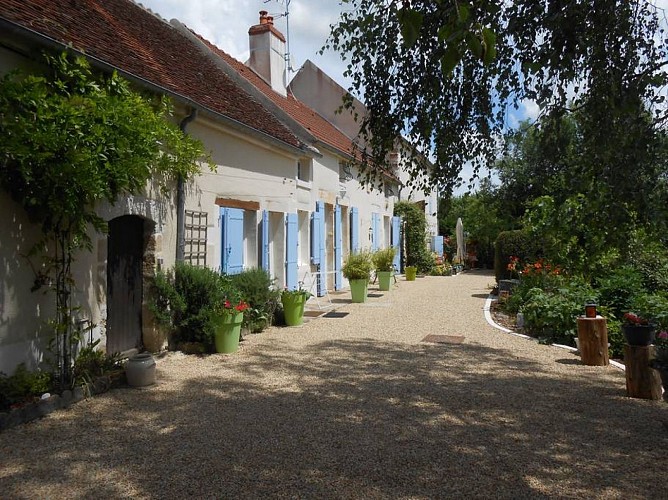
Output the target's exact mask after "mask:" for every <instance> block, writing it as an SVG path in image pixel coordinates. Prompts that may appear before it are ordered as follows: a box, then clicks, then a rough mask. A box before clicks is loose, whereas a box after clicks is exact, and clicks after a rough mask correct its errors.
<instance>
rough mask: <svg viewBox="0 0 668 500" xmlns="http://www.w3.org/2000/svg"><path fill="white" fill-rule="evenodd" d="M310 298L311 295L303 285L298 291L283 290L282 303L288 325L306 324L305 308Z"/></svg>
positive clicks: (300, 285)
mask: <svg viewBox="0 0 668 500" xmlns="http://www.w3.org/2000/svg"><path fill="white" fill-rule="evenodd" d="M309 297H311V293H310V292H308V291H306V290H304V289H303V288H302V284H301V283H299V288H298V289H297V290H287V289H286V290H283V292H282V293H281V303H282V304H283V314H284V315H285V324H286V325H288V326H299V325H301V324H302V323H303V322H304V306H305V305H306V301H307V300H308V299H309Z"/></svg>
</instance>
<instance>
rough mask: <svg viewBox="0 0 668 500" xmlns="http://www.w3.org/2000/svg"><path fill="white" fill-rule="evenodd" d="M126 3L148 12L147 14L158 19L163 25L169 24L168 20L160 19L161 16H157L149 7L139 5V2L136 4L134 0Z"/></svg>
mask: <svg viewBox="0 0 668 500" xmlns="http://www.w3.org/2000/svg"><path fill="white" fill-rule="evenodd" d="M128 2H131V3H133V4H135V5H136V6H137V7H139V8H140V9H143V10H144V11H146V12H148V13H149V14H151V15H152V16H154V17H156V18H158V19H159V20H160V21H162V22H163V23H165V24H169V20H168V19H166V18H164V17H162V16H161V15H160V14H158V13H157V12H154V11H153V10H151V8H150V7H146V5H144V4H143V3H141V2H137V1H136V0H128Z"/></svg>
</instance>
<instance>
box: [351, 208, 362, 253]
mask: <svg viewBox="0 0 668 500" xmlns="http://www.w3.org/2000/svg"><path fill="white" fill-rule="evenodd" d="M350 251H351V252H352V253H355V252H359V251H360V213H359V209H357V208H356V207H352V208H351V209H350Z"/></svg>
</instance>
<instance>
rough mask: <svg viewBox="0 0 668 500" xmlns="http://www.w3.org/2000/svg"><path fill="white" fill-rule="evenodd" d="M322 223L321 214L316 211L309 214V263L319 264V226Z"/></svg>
mask: <svg viewBox="0 0 668 500" xmlns="http://www.w3.org/2000/svg"><path fill="white" fill-rule="evenodd" d="M321 224H322V214H321V213H320V212H318V208H317V206H316V211H315V212H313V213H312V214H311V264H313V265H316V266H317V265H318V264H320V226H321Z"/></svg>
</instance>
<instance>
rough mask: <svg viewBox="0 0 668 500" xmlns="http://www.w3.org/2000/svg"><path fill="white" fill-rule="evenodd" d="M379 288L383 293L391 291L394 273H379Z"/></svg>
mask: <svg viewBox="0 0 668 500" xmlns="http://www.w3.org/2000/svg"><path fill="white" fill-rule="evenodd" d="M376 275H377V276H378V288H379V289H380V291H381V292H387V291H388V290H389V289H390V281H391V280H392V271H378V272H377V273H376Z"/></svg>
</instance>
